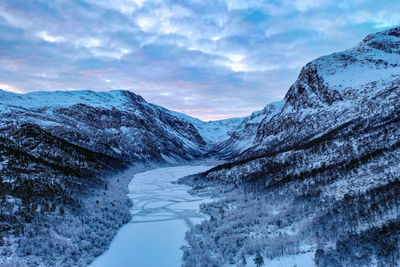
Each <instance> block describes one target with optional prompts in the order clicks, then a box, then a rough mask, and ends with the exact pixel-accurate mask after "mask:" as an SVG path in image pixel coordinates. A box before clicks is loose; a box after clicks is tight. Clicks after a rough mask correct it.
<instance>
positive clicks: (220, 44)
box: [0, 0, 400, 120]
mask: <svg viewBox="0 0 400 267" xmlns="http://www.w3.org/2000/svg"><path fill="white" fill-rule="evenodd" d="M399 24H400V3H399V2H398V1H397V0H392V1H385V0H382V1H375V0H336V1H335V0H332V1H330V0H315V1H314V0H272V1H254V0H246V1H242V0H232V1H229V0H221V1H214V0H210V1H200V0H185V1H183V0H182V1H168V0H167V1H159V0H113V1H111V0H65V1H62V0H52V1H50V0H48V1H44V0H35V1H33V0H29V1H26V0H3V1H1V2H0V68H1V71H0V88H3V89H5V90H10V91H14V92H31V91H39V90H79V89H91V90H101V91H105V90H110V89H129V90H131V91H132V92H134V93H137V94H140V95H142V96H143V97H145V98H146V100H148V101H150V102H153V103H156V104H159V105H162V106H165V107H167V108H169V109H173V110H177V111H181V112H185V113H187V114H189V115H192V116H195V117H199V118H201V119H204V120H209V119H220V118H228V117H235V116H244V115H248V114H250V113H251V112H252V111H255V110H257V109H261V108H262V107H263V106H265V104H267V103H269V102H271V101H276V100H280V99H282V98H283V97H284V94H285V92H286V91H287V89H288V88H289V86H290V85H291V84H292V83H293V82H294V81H295V79H296V77H297V75H298V73H299V71H300V69H301V67H302V66H303V65H304V64H305V63H307V62H308V61H310V60H312V59H314V58H316V57H318V56H321V55H324V54H328V53H332V52H334V51H339V50H343V49H346V48H349V47H352V46H354V45H356V44H357V43H358V42H359V41H360V40H361V39H362V38H363V37H364V36H365V35H367V34H369V33H373V32H376V31H380V30H383V29H386V28H388V27H392V26H396V25H399Z"/></svg>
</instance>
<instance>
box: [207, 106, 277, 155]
mask: <svg viewBox="0 0 400 267" xmlns="http://www.w3.org/2000/svg"><path fill="white" fill-rule="evenodd" d="M283 103H284V102H274V103H271V104H268V105H267V106H265V108H264V109H262V110H259V111H255V112H253V113H252V114H251V115H250V116H248V117H245V118H243V119H242V120H240V123H239V124H238V125H237V126H236V127H235V128H234V129H233V130H232V131H231V132H230V135H229V138H225V140H224V141H222V142H221V141H220V142H219V143H217V144H215V145H214V147H213V149H212V150H211V151H210V152H208V154H209V155H210V156H213V157H217V158H225V159H232V158H235V157H237V156H238V155H239V154H241V153H242V152H244V151H245V150H247V149H248V148H251V147H252V146H253V145H254V141H255V138H256V135H257V131H258V127H259V125H260V123H261V121H269V120H270V119H271V118H272V117H274V116H275V115H276V114H277V113H279V112H280V111H281V110H282V107H283ZM222 140H223V139H222Z"/></svg>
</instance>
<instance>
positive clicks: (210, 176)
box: [182, 28, 400, 266]
mask: <svg viewBox="0 0 400 267" xmlns="http://www.w3.org/2000/svg"><path fill="white" fill-rule="evenodd" d="M239 138H241V137H240V136H239ZM399 181H400V28H393V29H390V30H386V31H383V32H379V33H376V34H371V35H369V36H367V37H366V38H365V39H364V40H363V41H362V42H361V43H360V44H359V45H357V46H356V47H354V48H352V49H349V50H346V51H343V52H339V53H334V54H331V55H328V56H324V57H321V58H318V59H316V60H314V61H312V62H310V63H308V64H307V65H306V66H305V67H304V68H303V69H302V70H301V72H300V75H299V77H298V79H297V81H296V82H295V83H294V84H293V85H292V86H291V87H290V88H289V91H288V92H287V94H286V96H285V99H284V101H283V103H282V108H278V109H276V112H275V111H274V112H273V114H271V116H267V117H265V118H264V119H263V120H261V122H260V123H259V125H258V126H257V131H256V137H255V140H254V143H253V145H252V146H251V147H250V148H248V149H246V150H244V151H243V152H242V153H241V154H240V156H238V157H235V160H233V161H232V162H230V163H226V164H223V165H220V166H218V167H216V168H214V169H212V170H210V171H208V172H206V173H204V174H202V175H196V176H193V177H188V178H185V179H183V180H182V182H186V183H188V184H191V185H193V186H194V191H201V192H202V191H203V190H204V189H205V188H208V189H209V190H212V191H213V192H214V194H216V195H219V196H220V200H218V201H216V202H213V203H211V204H208V205H205V206H204V207H203V211H204V212H206V213H208V214H209V215H210V217H211V219H210V220H209V221H207V222H204V223H202V224H201V225H199V226H196V227H195V228H194V229H193V230H192V231H191V232H190V233H189V235H188V240H189V245H190V246H189V247H188V248H187V249H186V252H185V262H186V265H187V266H193V264H199V259H201V263H200V264H204V266H222V265H223V264H227V263H229V264H239V265H240V264H244V262H248V261H249V260H250V261H251V260H252V258H254V257H255V256H256V255H258V256H260V257H264V259H265V261H267V260H269V259H275V258H277V257H280V258H285V257H286V258H290V259H293V261H294V262H296V259H299V261H301V260H303V259H304V257H305V258H309V257H310V256H311V257H312V258H313V259H314V260H315V262H316V264H317V265H318V266H398V265H399V264H400V260H399V255H400V254H399V252H400V245H399V244H400V243H399V240H400V220H399V218H400V205H399V203H400V202H399V201H400V182H399ZM222 192H223V193H222ZM299 263H301V262H299Z"/></svg>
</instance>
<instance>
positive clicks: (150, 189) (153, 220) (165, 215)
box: [90, 166, 211, 267]
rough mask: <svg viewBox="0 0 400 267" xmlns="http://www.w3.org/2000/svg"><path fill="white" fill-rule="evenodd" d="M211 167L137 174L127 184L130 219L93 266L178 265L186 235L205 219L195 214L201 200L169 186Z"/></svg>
mask: <svg viewBox="0 0 400 267" xmlns="http://www.w3.org/2000/svg"><path fill="white" fill-rule="evenodd" d="M210 168H211V167H210V166H179V167H168V168H158V169H154V170H151V171H146V172H142V173H138V174H136V175H134V176H133V179H132V181H131V182H130V184H129V194H128V196H129V198H130V199H132V201H133V207H132V209H131V212H132V215H133V218H132V221H131V222H130V223H128V224H127V225H125V226H123V227H122V228H121V229H120V231H119V232H118V234H117V236H116V237H115V238H114V240H113V241H112V243H111V245H110V248H109V249H108V250H107V251H106V252H105V253H104V254H103V255H101V256H100V257H98V258H97V259H96V260H95V261H94V262H93V263H92V264H91V265H90V266H92V267H113V266H115V267H160V266H163V267H169V266H180V265H181V262H182V260H181V259H182V250H181V249H180V248H181V246H182V245H185V244H186V242H185V232H186V231H187V230H188V229H189V228H190V227H191V226H192V225H193V224H196V223H199V222H200V221H201V220H203V219H204V216H203V215H202V214H200V213H199V212H198V209H199V204H200V203H202V202H203V201H205V199H203V198H199V197H196V196H192V195H190V194H188V192H187V190H188V189H189V187H188V186H185V185H180V184H174V183H171V182H173V181H176V180H177V179H178V178H181V177H183V176H186V175H190V174H195V173H199V172H202V171H206V170H208V169H210Z"/></svg>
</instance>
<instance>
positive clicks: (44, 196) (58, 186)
mask: <svg viewBox="0 0 400 267" xmlns="http://www.w3.org/2000/svg"><path fill="white" fill-rule="evenodd" d="M238 121H240V119H234V120H232V123H230V121H228V120H227V121H225V122H220V123H219V122H216V123H205V122H202V121H200V120H196V119H194V118H190V117H189V116H186V115H183V114H178V113H176V112H172V111H169V110H167V109H164V108H162V107H160V106H157V105H153V104H150V103H147V102H146V101H145V100H144V99H143V98H142V97H140V96H138V95H135V94H133V93H131V92H129V91H110V92H103V93H101V92H93V91H73V92H38V93H30V94H24V95H21V94H13V93H9V92H6V91H0V148H1V149H0V199H1V203H2V205H1V209H0V218H1V220H0V227H1V229H2V231H1V235H0V244H1V248H0V253H2V255H3V256H2V257H1V258H0V264H2V263H4V262H1V260H4V259H6V260H7V259H13V258H20V259H24V262H25V263H26V264H28V265H32V266H34V265H37V264H39V263H45V264H47V265H54V264H55V263H56V262H59V263H62V264H64V265H71V264H78V265H85V264H86V263H87V262H89V261H90V260H91V259H92V258H93V256H96V255H98V254H99V253H101V252H102V251H103V250H104V249H105V248H106V247H107V244H108V242H110V241H111V239H112V237H113V236H114V234H115V232H116V231H117V229H118V228H119V227H120V226H121V225H122V224H123V223H126V222H127V221H128V220H129V216H130V214H129V205H130V204H129V202H128V201H127V198H126V196H125V195H126V193H125V191H126V187H124V185H125V186H126V184H124V183H126V182H128V181H125V180H124V181H122V179H121V182H120V181H119V179H118V182H117V183H116V182H115V180H110V179H109V178H107V176H108V175H109V174H111V173H114V172H116V171H119V170H122V169H124V168H126V167H127V166H128V165H132V164H133V165H135V166H137V167H138V169H139V167H140V166H141V164H142V163H154V162H155V163H157V164H164V163H176V162H180V161H186V160H193V159H196V158H201V157H203V155H204V154H205V153H206V152H207V151H208V150H209V149H210V147H211V146H212V144H213V142H215V143H216V142H218V141H219V138H225V137H226V135H227V132H229V131H230V129H231V128H233V127H234V126H235V125H236V124H237V123H238ZM219 125H223V126H225V128H224V129H223V130H222V131H221V132H222V134H221V133H219V134H214V135H211V134H210V133H211V132H212V131H213V129H207V127H209V126H210V127H213V128H215V127H218V126H219ZM201 134H203V135H204V136H205V137H204V138H203V137H202V135H201ZM204 139H206V140H207V142H209V143H206V141H205V140H204ZM110 214H112V215H111V216H110ZM104 225H106V226H107V230H106V231H105V230H104V229H103V226H104ZM66 229H68V230H66ZM83 229H84V230H83ZM100 231H101V232H102V233H101V234H100ZM88 242H89V243H88ZM16 244H19V245H16ZM32 244H36V245H34V246H33V245H32ZM47 244H51V246H52V247H53V249H51V250H49V248H48V245H47ZM83 247H84V248H85V250H82V248H83ZM10 264H12V263H10Z"/></svg>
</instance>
